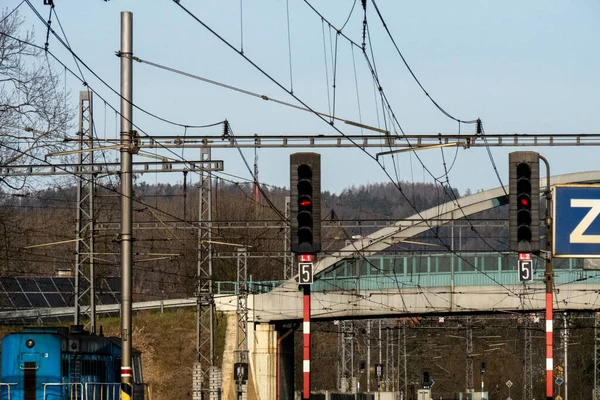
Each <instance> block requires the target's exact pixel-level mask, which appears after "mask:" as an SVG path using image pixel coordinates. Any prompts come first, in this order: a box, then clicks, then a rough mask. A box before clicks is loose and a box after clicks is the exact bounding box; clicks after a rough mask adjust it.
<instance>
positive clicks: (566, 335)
mask: <svg viewBox="0 0 600 400" xmlns="http://www.w3.org/2000/svg"><path fill="white" fill-rule="evenodd" d="M563 325H564V329H563V335H564V336H563V340H564V342H563V343H564V347H565V348H564V353H565V368H564V370H563V376H564V379H563V380H564V383H563V385H565V396H564V400H568V395H567V394H568V393H567V389H568V387H569V373H568V365H569V363H568V353H569V352H568V348H569V325H568V323H567V313H566V312H565V313H564V314H563Z"/></svg>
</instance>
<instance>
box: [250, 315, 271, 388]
mask: <svg viewBox="0 0 600 400" xmlns="http://www.w3.org/2000/svg"><path fill="white" fill-rule="evenodd" d="M249 333H250V332H249ZM249 336H250V335H249ZM251 336H252V337H251V340H249V341H248V350H249V353H250V359H251V363H252V364H253V365H252V366H251V367H252V379H253V381H254V387H255V388H256V398H257V399H276V398H277V330H276V329H275V325H273V324H269V323H258V324H255V325H254V330H253V331H252V332H251Z"/></svg>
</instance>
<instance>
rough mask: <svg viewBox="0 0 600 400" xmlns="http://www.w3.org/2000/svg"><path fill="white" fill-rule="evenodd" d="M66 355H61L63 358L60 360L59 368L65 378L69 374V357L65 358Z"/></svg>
mask: <svg viewBox="0 0 600 400" xmlns="http://www.w3.org/2000/svg"><path fill="white" fill-rule="evenodd" d="M67 357H68V355H67V356H66V357H65V355H63V358H62V360H61V363H60V364H61V368H62V376H63V378H67V377H68V376H69V359H68V358H67Z"/></svg>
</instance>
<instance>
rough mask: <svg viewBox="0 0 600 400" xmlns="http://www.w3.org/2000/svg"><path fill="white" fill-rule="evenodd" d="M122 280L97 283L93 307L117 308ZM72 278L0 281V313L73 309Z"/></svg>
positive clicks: (5, 279)
mask: <svg viewBox="0 0 600 400" xmlns="http://www.w3.org/2000/svg"><path fill="white" fill-rule="evenodd" d="M120 297H121V279H120V278H103V279H98V280H97V281H96V304H98V305H99V304H118V303H119V299H120ZM74 301H75V278H58V277H57V278H0V311H13V310H29V309H34V308H59V307H73V305H74Z"/></svg>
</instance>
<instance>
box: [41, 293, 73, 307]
mask: <svg viewBox="0 0 600 400" xmlns="http://www.w3.org/2000/svg"><path fill="white" fill-rule="evenodd" d="M44 296H46V300H47V301H48V304H49V305H50V307H52V308H59V307H69V304H67V302H66V301H65V299H64V298H63V296H62V295H61V294H60V293H44Z"/></svg>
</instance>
